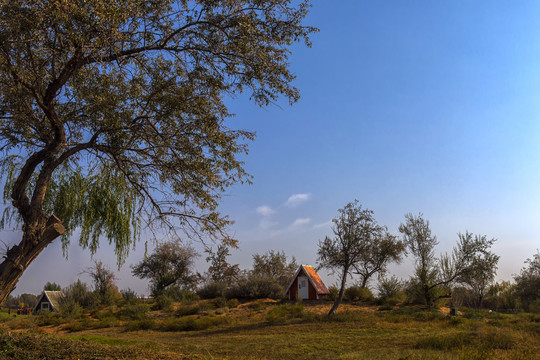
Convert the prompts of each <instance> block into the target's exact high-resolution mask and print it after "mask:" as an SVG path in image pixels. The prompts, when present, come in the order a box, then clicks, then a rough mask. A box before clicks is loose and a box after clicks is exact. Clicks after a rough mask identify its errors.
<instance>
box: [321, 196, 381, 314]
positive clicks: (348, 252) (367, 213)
mask: <svg viewBox="0 0 540 360" xmlns="http://www.w3.org/2000/svg"><path fill="white" fill-rule="evenodd" d="M332 222H333V223H334V228H333V232H334V235H335V237H334V238H333V239H332V238H330V237H326V238H325V239H324V240H323V241H321V242H319V250H318V255H319V256H318V263H319V267H321V268H327V269H330V270H331V271H334V272H338V275H339V278H340V283H341V285H340V289H339V295H338V297H337V299H336V301H335V302H334V305H333V306H332V308H331V309H330V312H329V315H333V314H334V313H335V312H336V310H337V309H338V307H339V305H340V304H341V301H342V300H343V294H344V292H345V286H346V283H347V278H348V277H349V276H350V275H351V271H352V270H353V268H354V266H356V265H357V264H359V262H360V261H361V260H362V256H363V254H364V253H365V252H366V251H367V249H368V244H369V241H367V239H369V238H371V237H373V236H376V235H377V234H378V233H380V231H381V226H379V225H378V224H377V222H376V221H375V219H374V218H373V211H371V210H368V209H362V205H360V203H359V202H358V200H355V201H354V202H351V203H348V204H347V205H345V207H344V208H343V209H339V210H338V217H336V218H334V219H333V220H332Z"/></svg>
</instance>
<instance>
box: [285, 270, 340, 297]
mask: <svg viewBox="0 0 540 360" xmlns="http://www.w3.org/2000/svg"><path fill="white" fill-rule="evenodd" d="M328 294H330V292H329V291H328V289H327V288H326V286H325V285H324V283H323V282H322V280H321V278H320V277H319V275H318V274H317V272H316V271H315V269H314V268H313V266H309V265H300V267H299V268H298V270H297V271H296V275H295V276H294V278H293V280H292V282H291V284H290V285H289V287H288V288H287V291H286V292H285V296H286V297H287V299H289V300H297V299H303V300H320V299H324V298H325V297H326V295H328Z"/></svg>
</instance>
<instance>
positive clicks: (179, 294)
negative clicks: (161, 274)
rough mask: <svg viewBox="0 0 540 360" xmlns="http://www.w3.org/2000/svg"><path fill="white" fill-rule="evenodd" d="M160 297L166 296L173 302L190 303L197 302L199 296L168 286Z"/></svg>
mask: <svg viewBox="0 0 540 360" xmlns="http://www.w3.org/2000/svg"><path fill="white" fill-rule="evenodd" d="M160 295H164V296H168V297H170V298H172V299H173V300H174V301H182V302H192V301H196V300H199V296H198V295H197V294H196V293H194V292H193V291H190V290H186V289H182V288H180V287H179V286H169V287H168V288H166V289H165V290H163V291H162V292H161V294H160Z"/></svg>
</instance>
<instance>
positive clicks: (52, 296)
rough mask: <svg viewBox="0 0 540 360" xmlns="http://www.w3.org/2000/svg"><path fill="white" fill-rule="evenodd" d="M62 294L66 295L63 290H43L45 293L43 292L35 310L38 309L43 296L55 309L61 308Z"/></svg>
mask: <svg viewBox="0 0 540 360" xmlns="http://www.w3.org/2000/svg"><path fill="white" fill-rule="evenodd" d="M62 296H64V293H63V292H62V291H48V290H45V291H43V294H41V296H40V297H39V300H38V302H37V303H36V306H35V307H34V312H35V311H36V310H38V306H39V304H40V303H41V302H42V301H43V298H45V299H46V300H48V301H49V302H50V303H51V306H52V309H53V310H54V311H58V310H60V302H61V300H62Z"/></svg>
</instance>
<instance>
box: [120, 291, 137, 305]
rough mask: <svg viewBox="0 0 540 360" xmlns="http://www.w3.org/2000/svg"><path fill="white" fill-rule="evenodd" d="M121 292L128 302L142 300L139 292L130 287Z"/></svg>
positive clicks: (135, 302) (134, 302)
mask: <svg viewBox="0 0 540 360" xmlns="http://www.w3.org/2000/svg"><path fill="white" fill-rule="evenodd" d="M120 294H122V298H123V299H124V301H125V302H126V303H127V304H137V303H138V302H140V300H139V297H138V296H137V293H136V292H135V291H133V290H131V289H129V288H128V289H125V290H120Z"/></svg>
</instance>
